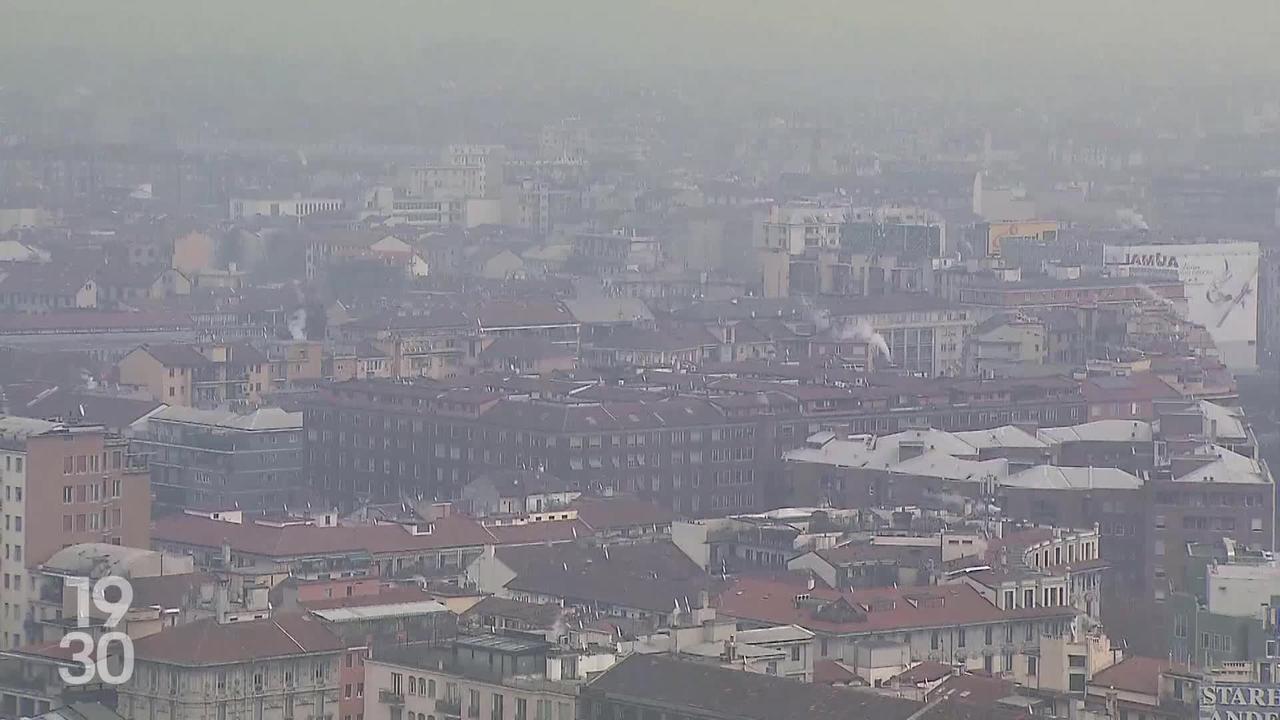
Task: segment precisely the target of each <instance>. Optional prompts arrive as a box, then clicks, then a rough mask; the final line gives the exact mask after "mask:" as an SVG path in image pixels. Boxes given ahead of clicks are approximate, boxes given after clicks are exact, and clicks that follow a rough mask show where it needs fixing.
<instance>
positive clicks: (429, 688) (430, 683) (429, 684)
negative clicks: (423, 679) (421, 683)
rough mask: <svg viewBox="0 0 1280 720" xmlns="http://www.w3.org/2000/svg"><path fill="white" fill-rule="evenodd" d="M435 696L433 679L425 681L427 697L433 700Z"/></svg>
mask: <svg viewBox="0 0 1280 720" xmlns="http://www.w3.org/2000/svg"><path fill="white" fill-rule="evenodd" d="M435 696H436V681H435V678H431V679H430V680H427V697H429V698H433V697H435Z"/></svg>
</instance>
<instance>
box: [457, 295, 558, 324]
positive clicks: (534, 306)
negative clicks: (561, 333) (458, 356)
mask: <svg viewBox="0 0 1280 720" xmlns="http://www.w3.org/2000/svg"><path fill="white" fill-rule="evenodd" d="M476 318H477V320H479V322H480V327H482V328H502V327H528V326H541V325H577V324H578V320H577V318H575V317H574V316H573V313H570V312H569V310H568V309H567V308H565V306H564V305H563V304H561V303H559V302H556V301H554V300H530V301H520V300H492V301H490V302H487V303H485V304H484V305H482V306H481V307H480V309H479V310H478V311H476Z"/></svg>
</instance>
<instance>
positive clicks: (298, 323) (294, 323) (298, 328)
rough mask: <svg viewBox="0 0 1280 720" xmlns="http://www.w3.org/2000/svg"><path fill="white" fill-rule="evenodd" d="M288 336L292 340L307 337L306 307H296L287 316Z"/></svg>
mask: <svg viewBox="0 0 1280 720" xmlns="http://www.w3.org/2000/svg"><path fill="white" fill-rule="evenodd" d="M289 337H291V338H293V339H294V340H306V339H307V309H306V308H298V309H297V310H295V311H293V315H291V316H290V317H289Z"/></svg>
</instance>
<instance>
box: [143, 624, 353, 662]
mask: <svg viewBox="0 0 1280 720" xmlns="http://www.w3.org/2000/svg"><path fill="white" fill-rule="evenodd" d="M343 647H344V644H343V642H342V640H341V639H339V638H338V636H336V635H334V634H333V633H331V632H330V631H329V630H328V629H326V628H325V626H324V623H322V622H321V621H319V620H312V619H309V618H307V617H305V616H303V615H299V614H281V615H278V616H276V617H274V618H271V619H268V620H255V621H250V622H238V623H227V624H219V623H218V622H216V621H215V620H213V619H208V620H197V621H196V622H193V623H188V624H186V625H178V626H176V627H172V628H168V629H165V630H162V631H160V632H158V633H156V634H154V635H148V636H147V637H144V638H141V639H138V640H135V641H134V644H133V649H134V653H135V654H136V655H137V657H138V658H139V659H143V660H152V661H158V662H165V663H171V664H174V665H183V666H188V667H195V666H205V665H228V664H233V663H247V662H256V661H261V660H267V659H270V658H280V657H289V656H296V655H311V654H316V653H331V652H338V651H339V650H342V649H343Z"/></svg>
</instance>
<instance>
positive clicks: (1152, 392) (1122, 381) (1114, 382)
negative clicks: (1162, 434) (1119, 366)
mask: <svg viewBox="0 0 1280 720" xmlns="http://www.w3.org/2000/svg"><path fill="white" fill-rule="evenodd" d="M1080 389H1081V391H1082V392H1083V393H1084V397H1085V399H1086V400H1088V401H1089V402H1110V403H1116V402H1143V401H1148V400H1166V399H1174V398H1181V397H1182V393H1180V392H1178V391H1177V390H1176V389H1174V388H1173V386H1172V385H1170V384H1169V383H1167V382H1165V381H1164V380H1162V379H1161V378H1160V376H1159V375H1156V374H1155V373H1149V372H1145V373H1133V374H1132V375H1126V376H1124V377H1101V378H1090V379H1088V380H1085V381H1084V382H1083V383H1081V385H1080Z"/></svg>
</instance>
